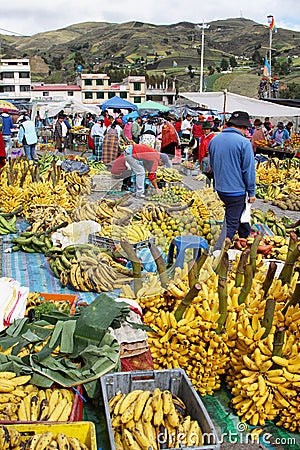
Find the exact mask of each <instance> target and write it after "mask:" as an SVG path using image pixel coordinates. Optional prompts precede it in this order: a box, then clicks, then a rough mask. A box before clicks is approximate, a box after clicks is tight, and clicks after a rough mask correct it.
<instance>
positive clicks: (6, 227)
mask: <svg viewBox="0 0 300 450" xmlns="http://www.w3.org/2000/svg"><path fill="white" fill-rule="evenodd" d="M16 222H17V216H15V215H14V216H13V218H12V219H11V220H6V218H5V217H3V216H2V215H1V214H0V234H10V233H16V232H17V227H16Z"/></svg>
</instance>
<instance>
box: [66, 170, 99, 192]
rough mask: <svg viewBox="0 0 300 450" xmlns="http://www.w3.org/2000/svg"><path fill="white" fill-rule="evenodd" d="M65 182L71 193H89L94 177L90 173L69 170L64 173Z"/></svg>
mask: <svg viewBox="0 0 300 450" xmlns="http://www.w3.org/2000/svg"><path fill="white" fill-rule="evenodd" d="M63 180H64V184H65V185H66V188H67V190H68V192H69V193H70V195H72V196H73V197H77V196H78V195H79V194H82V195H89V194H90V193H91V192H92V179H91V176H90V174H85V175H79V173H78V172H69V173H66V174H64V175H63Z"/></svg>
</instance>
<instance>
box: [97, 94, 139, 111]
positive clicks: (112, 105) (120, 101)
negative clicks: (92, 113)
mask: <svg viewBox="0 0 300 450" xmlns="http://www.w3.org/2000/svg"><path fill="white" fill-rule="evenodd" d="M101 109H102V111H104V110H105V109H132V110H133V111H137V109H138V108H137V106H136V105H135V104H134V103H130V102H128V101H127V100H124V98H121V97H119V96H118V95H115V96H114V97H112V98H110V99H109V100H107V102H104V103H102V105H101Z"/></svg>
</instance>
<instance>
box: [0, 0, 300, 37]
mask: <svg viewBox="0 0 300 450" xmlns="http://www.w3.org/2000/svg"><path fill="white" fill-rule="evenodd" d="M2 2H3V5H2V6H1V15H0V33H3V34H10V33H7V32H6V31H4V30H8V31H10V32H13V33H14V34H16V33H19V34H22V35H26V36H29V35H33V34H36V33H40V32H44V31H50V30H56V29H59V28H64V27H66V26H69V25H72V24H75V23H81V22H113V23H123V22H129V21H140V22H146V23H152V24H157V25H161V24H165V25H169V24H172V23H177V22H181V21H187V22H192V23H202V22H211V21H214V20H218V19H227V18H236V17H243V18H244V19H250V20H253V21H255V22H257V23H259V24H262V25H264V24H265V25H267V23H268V22H267V16H268V15H273V16H274V18H275V24H276V26H277V28H285V29H288V30H295V31H299V32H300V0H284V1H283V0H264V1H262V0H251V1H249V2H246V4H245V2H241V1H240V0H230V1H229V2H228V1H226V2H225V0H211V1H200V0H188V1H186V0H160V1H149V0H148V1H147V0H94V1H93V2H87V1H85V0H70V1H69V2H68V1H66V0H51V1H50V2H43V1H41V0H27V1H24V0H14V1H13V2H9V3H6V2H4V0H2ZM2 2H1V3H2Z"/></svg>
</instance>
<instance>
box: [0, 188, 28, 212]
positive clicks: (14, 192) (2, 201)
mask: <svg viewBox="0 0 300 450" xmlns="http://www.w3.org/2000/svg"><path fill="white" fill-rule="evenodd" d="M0 186H1V189H0V207H1V208H2V209H3V211H4V212H11V211H13V210H14V209H17V208H20V207H21V206H23V205H24V203H25V199H24V191H23V189H22V188H21V187H19V186H13V185H5V184H4V183H1V184H0Z"/></svg>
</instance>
